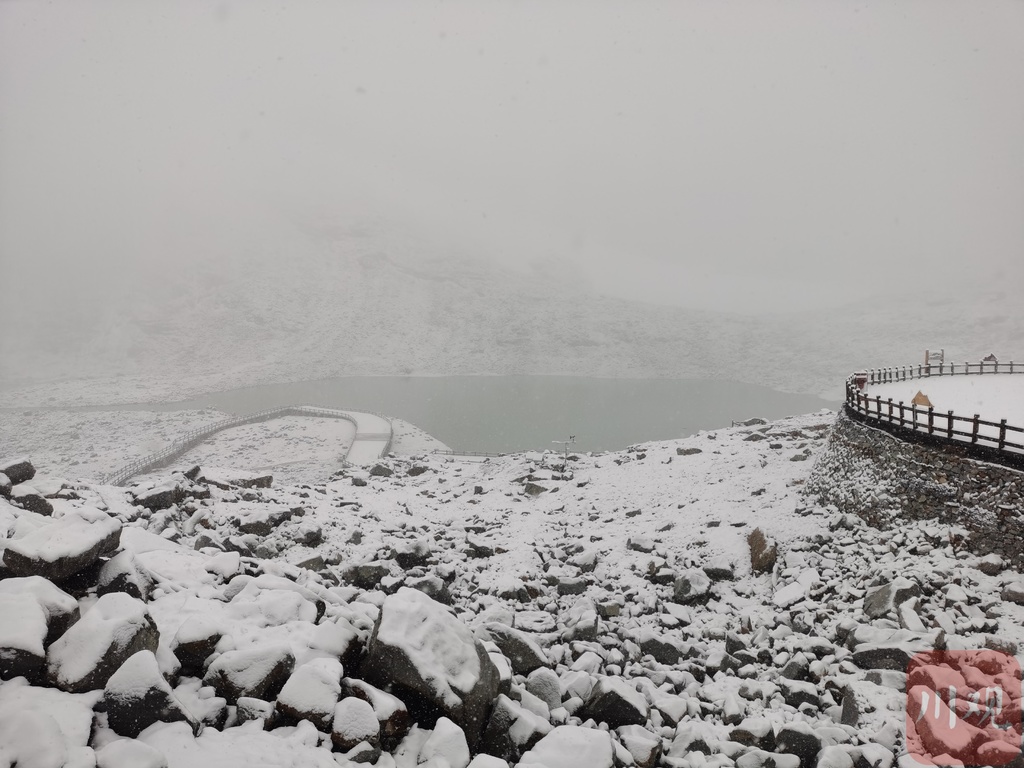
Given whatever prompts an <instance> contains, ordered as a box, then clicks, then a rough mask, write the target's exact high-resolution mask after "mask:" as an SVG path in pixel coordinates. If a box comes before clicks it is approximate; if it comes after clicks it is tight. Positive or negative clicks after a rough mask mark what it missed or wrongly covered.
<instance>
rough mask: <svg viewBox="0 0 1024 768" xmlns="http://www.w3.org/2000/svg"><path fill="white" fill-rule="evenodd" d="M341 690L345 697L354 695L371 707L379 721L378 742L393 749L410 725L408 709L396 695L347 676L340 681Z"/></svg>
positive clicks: (388, 748)
mask: <svg viewBox="0 0 1024 768" xmlns="http://www.w3.org/2000/svg"><path fill="white" fill-rule="evenodd" d="M341 692H342V695H343V696H345V697H347V696H354V697H355V698H357V699H362V700H363V701H365V702H366V703H367V704H369V705H370V706H371V707H373V713H374V714H375V715H376V716H377V722H378V723H380V744H381V747H383V748H384V749H386V750H388V751H391V750H393V749H394V748H395V747H396V746H397V745H398V743H399V742H400V741H401V740H402V739H403V738H405V735H406V734H407V733H408V732H409V728H410V727H411V726H412V720H411V719H410V717H409V709H408V708H407V707H406V706H405V703H404V702H403V701H402V700H401V699H399V698H398V697H397V696H392V695H391V694H390V693H387V692H386V691H382V690H381V689H380V688H377V687H376V686H373V685H370V684H369V683H367V682H366V681H365V680H353V679H351V678H347V677H346V678H345V679H343V680H342V681H341Z"/></svg>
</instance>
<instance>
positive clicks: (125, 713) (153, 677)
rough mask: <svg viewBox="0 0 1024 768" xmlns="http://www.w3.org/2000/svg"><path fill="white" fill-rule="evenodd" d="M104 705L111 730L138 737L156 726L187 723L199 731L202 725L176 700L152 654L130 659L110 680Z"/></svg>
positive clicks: (137, 655) (139, 655)
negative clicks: (163, 723)
mask: <svg viewBox="0 0 1024 768" xmlns="http://www.w3.org/2000/svg"><path fill="white" fill-rule="evenodd" d="M103 704H104V707H105V708H106V711H107V723H108V724H109V726H110V728H111V729H112V730H114V731H115V732H116V733H119V734H120V735H122V736H129V737H131V738H135V737H136V736H138V735H139V734H140V733H142V731H144V730H145V729H146V728H148V727H149V726H151V725H153V723H158V722H165V723H171V722H178V721H181V722H185V723H188V724H189V725H190V726H192V730H193V731H194V732H195V733H198V732H199V723H198V721H197V720H196V719H195V718H194V717H193V716H192V714H191V713H190V712H188V710H186V709H185V708H184V707H183V706H182V704H181V702H180V701H178V699H177V698H176V697H175V695H174V692H173V691H172V690H171V686H170V685H168V684H167V681H166V680H164V678H163V675H161V674H160V667H159V665H158V664H157V661H156V656H154V655H153V652H152V651H139V652H138V653H136V654H134V655H133V656H131V657H130V658H129V659H128V660H127V661H125V663H124V664H122V665H121V666H120V667H119V668H118V670H117V671H116V672H115V673H114V674H113V675H111V676H110V679H109V680H107V684H106V686H104V688H103Z"/></svg>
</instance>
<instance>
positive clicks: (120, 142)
mask: <svg viewBox="0 0 1024 768" xmlns="http://www.w3.org/2000/svg"><path fill="white" fill-rule="evenodd" d="M1022 39H1024V3H1021V2H1019V1H1017V0H1012V1H1008V2H1002V1H1000V0H985V2H979V1H978V0H964V1H962V2H949V1H944V0H920V1H917V2H915V1H914V0H899V1H898V2H895V1H891V2H880V1H879V2H860V3H858V2H845V1H844V2H827V1H825V0H809V1H807V2H796V1H794V2H770V1H768V0H756V2H722V1H720V0H713V1H712V0H705V1H698V2H691V1H686V2H683V1H680V2H670V3H661V2H628V3H627V2H602V1H601V0H586V2H540V1H539V0H538V1H537V2H511V1H507V2H479V1H478V0H473V1H472V2H469V1H468V0H467V1H466V2H451V1H449V2H433V1H431V2H426V1H419V0H418V1H417V2H415V3H413V2H344V1H342V2H325V3H313V2H296V3H269V2H258V1H257V2H244V3H242V2H239V3H220V4H215V3H207V2H173V3H168V2H151V1H150V0H131V1H130V2H112V1H102V2H98V1H97V2H74V3H61V2H55V3H46V4H44V3H41V2H35V1H34V0H33V1H26V2H21V1H13V2H12V1H11V0H6V1H4V2H0V286H2V288H0V300H2V301H4V302H5V303H6V306H7V308H8V310H7V312H4V310H3V309H2V308H0V322H5V323H6V324H8V325H10V324H11V323H12V322H16V320H14V319H12V317H11V308H12V307H19V308H22V309H23V308H25V307H26V306H31V305H32V303H33V302H42V301H46V300H51V301H52V300H53V297H54V296H58V297H64V298H65V299H68V300H70V297H71V296H72V294H75V293H79V292H83V291H84V292H86V294H88V292H89V291H90V290H92V289H93V288H94V287H96V286H100V285H102V284H104V283H106V282H108V281H109V280H111V279H112V278H113V277H114V276H115V275H120V276H121V279H129V278H126V277H125V275H129V276H130V279H138V278H140V277H145V278H151V279H154V280H158V279H159V275H160V274H161V270H168V269H176V270H179V269H187V268H188V267H189V265H190V264H192V263H195V262H196V261H197V260H203V259H216V258H220V257H222V256H224V255H226V254H232V253H237V252H244V251H245V249H246V248H248V247H251V246H253V245H254V244H263V245H265V244H267V243H276V244H280V245H285V246H286V245H287V243H288V240H289V238H290V237H292V236H293V234H294V232H295V231H296V227H303V226H307V225H311V224H314V223H317V222H323V221H339V222H346V221H354V220H358V219H360V218H364V217H366V218H369V219H370V220H372V221H374V222H377V223H378V224H379V225H381V226H387V225H388V222H392V223H393V224H394V226H396V227H401V228H402V229H404V230H407V231H412V232H416V233H419V234H420V235H421V236H422V237H423V239H424V242H429V243H432V244H433V245H434V246H435V247H442V248H443V247H451V248H453V249H458V250H460V251H462V252H469V253H473V254H475V255H479V256H480V257H483V258H489V259H492V260H495V261H497V262H498V263H501V264H503V265H511V266H514V267H515V268H524V269H536V268H538V267H539V268H541V269H545V268H551V269H552V270H556V269H557V270H561V271H562V272H563V273H564V272H569V273H575V274H577V275H578V279H579V280H580V282H581V283H586V284H589V285H591V286H593V287H594V289H595V290H599V291H602V292H605V293H608V294H614V295H621V296H628V297H634V298H636V297H641V298H646V299H650V300H655V301H659V302H668V303H677V304H681V305H686V306H696V307H712V308H719V309H727V310H741V311H748V310H751V309H753V310H759V309H764V308H767V307H774V308H778V307H780V306H781V307H784V308H801V307H804V306H821V305H823V304H828V303H834V302H836V301H840V300H850V299H856V298H859V297H863V296H867V295H870V294H873V293H876V292H878V291H879V290H882V289H888V290H891V288H892V286H893V285H896V286H900V285H906V284H909V283H913V284H920V285H933V284H939V283H941V284H944V285H946V286H949V285H957V284H961V283H965V282H966V281H968V280H973V279H976V278H979V277H980V278H985V279H998V280H999V281H1000V282H1001V283H1002V284H1003V285H1004V286H1006V285H1009V286H1017V287H1020V286H1024V216H1022V212H1024V46H1022V45H1021V44H1020V41H1021V40H1022ZM80 300H81V299H80Z"/></svg>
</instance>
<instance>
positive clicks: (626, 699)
mask: <svg viewBox="0 0 1024 768" xmlns="http://www.w3.org/2000/svg"><path fill="white" fill-rule="evenodd" d="M647 714H648V708H647V700H646V699H645V698H644V697H643V694H641V693H639V692H638V691H636V690H635V689H633V688H631V687H630V686H629V684H628V683H627V682H626V681H625V680H623V679H622V678H618V677H602V678H601V679H600V680H598V681H597V684H596V685H595V686H594V690H593V691H591V693H590V698H588V699H587V701H586V703H585V704H584V705H583V707H582V708H581V709H580V711H579V712H578V715H579V716H580V717H582V718H584V719H586V718H591V717H592V718H593V719H594V720H595V721H596V722H598V723H608V726H609V727H610V728H618V727H620V726H623V725H643V724H644V723H646V722H647Z"/></svg>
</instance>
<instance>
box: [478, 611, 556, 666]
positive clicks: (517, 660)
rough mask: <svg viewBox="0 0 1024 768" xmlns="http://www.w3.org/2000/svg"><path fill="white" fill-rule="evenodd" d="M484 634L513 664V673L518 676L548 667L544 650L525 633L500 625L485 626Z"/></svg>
mask: <svg viewBox="0 0 1024 768" xmlns="http://www.w3.org/2000/svg"><path fill="white" fill-rule="evenodd" d="M483 632H484V633H486V635H487V636H488V637H489V638H490V639H491V640H492V641H493V642H494V644H495V645H496V646H498V648H499V649H501V652H502V653H503V654H505V656H506V657H507V658H508V660H509V661H510V662H511V663H512V671H513V672H515V673H516V674H517V675H528V674H530V673H531V672H533V671H534V670H535V669H539V668H541V667H544V666H547V663H548V660H547V657H546V656H545V655H544V651H543V649H542V648H541V647H540V645H539V644H538V643H537V641H536V640H534V639H533V638H532V637H530V636H529V635H527V634H526V633H525V632H520V631H519V630H516V629H512V627H507V626H505V625H504V624H498V623H490V624H485V625H484V627H483Z"/></svg>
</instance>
